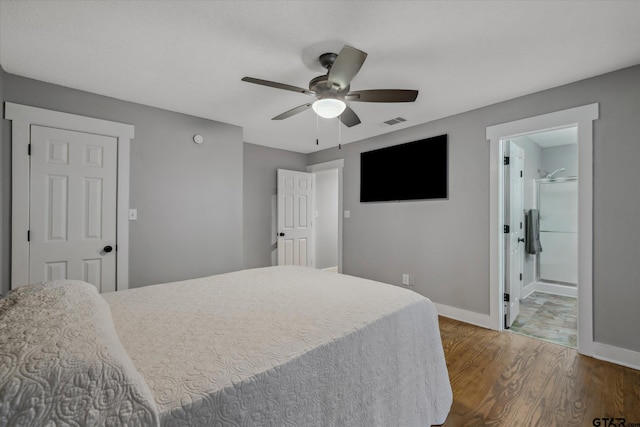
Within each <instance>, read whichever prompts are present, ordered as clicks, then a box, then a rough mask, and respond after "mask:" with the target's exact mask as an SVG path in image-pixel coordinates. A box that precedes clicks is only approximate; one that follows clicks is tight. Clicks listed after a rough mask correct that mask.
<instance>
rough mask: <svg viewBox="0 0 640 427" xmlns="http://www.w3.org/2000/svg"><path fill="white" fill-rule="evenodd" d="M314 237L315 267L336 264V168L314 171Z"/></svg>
mask: <svg viewBox="0 0 640 427" xmlns="http://www.w3.org/2000/svg"><path fill="white" fill-rule="evenodd" d="M315 176H316V182H315V187H314V192H315V202H316V205H315V208H314V211H315V212H314V213H315V214H317V216H316V217H315V218H314V238H315V242H314V245H315V261H316V268H329V267H337V266H338V169H329V170H323V171H318V172H316V173H315Z"/></svg>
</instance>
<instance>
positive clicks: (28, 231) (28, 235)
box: [27, 230, 31, 242]
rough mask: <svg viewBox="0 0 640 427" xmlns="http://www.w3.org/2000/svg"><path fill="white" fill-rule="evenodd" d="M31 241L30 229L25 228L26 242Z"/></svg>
mask: <svg viewBox="0 0 640 427" xmlns="http://www.w3.org/2000/svg"><path fill="white" fill-rule="evenodd" d="M30 241H31V230H27V242H30Z"/></svg>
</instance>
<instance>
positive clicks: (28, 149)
mask: <svg viewBox="0 0 640 427" xmlns="http://www.w3.org/2000/svg"><path fill="white" fill-rule="evenodd" d="M27 155H29V156H30V155H31V144H29V145H27Z"/></svg>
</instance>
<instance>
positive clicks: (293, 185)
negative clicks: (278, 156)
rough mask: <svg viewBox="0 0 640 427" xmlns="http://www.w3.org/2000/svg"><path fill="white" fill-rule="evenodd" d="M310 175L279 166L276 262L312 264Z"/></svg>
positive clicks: (282, 263)
mask: <svg viewBox="0 0 640 427" xmlns="http://www.w3.org/2000/svg"><path fill="white" fill-rule="evenodd" d="M312 183H313V174H311V173H306V172H297V171H290V170H285V169H278V265H303V266H308V267H311V266H313V245H312V242H311V238H312V217H311V214H312V191H313V190H312Z"/></svg>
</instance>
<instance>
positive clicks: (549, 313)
mask: <svg viewBox="0 0 640 427" xmlns="http://www.w3.org/2000/svg"><path fill="white" fill-rule="evenodd" d="M576 301H577V300H576V299H575V298H573V297H565V296H561V295H552V294H545V293H543V292H533V293H532V294H531V295H529V296H528V297H527V298H525V299H522V300H520V314H518V317H516V320H515V321H514V322H513V325H511V328H510V331H511V332H516V333H518V334H522V335H527V336H530V337H534V338H539V339H542V340H545V341H549V342H552V343H555V344H560V345H564V346H566V347H572V348H577V347H578V308H577V302H576Z"/></svg>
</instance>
